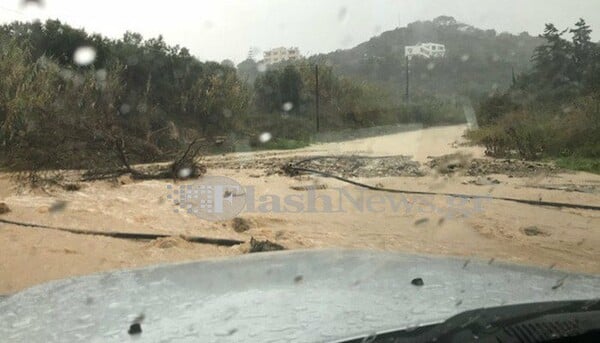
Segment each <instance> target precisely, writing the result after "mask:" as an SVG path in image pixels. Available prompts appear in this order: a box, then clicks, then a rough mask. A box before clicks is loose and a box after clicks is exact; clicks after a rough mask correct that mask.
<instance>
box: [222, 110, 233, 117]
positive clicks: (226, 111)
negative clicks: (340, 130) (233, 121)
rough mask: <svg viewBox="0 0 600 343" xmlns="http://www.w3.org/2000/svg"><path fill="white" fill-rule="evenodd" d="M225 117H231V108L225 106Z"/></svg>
mask: <svg viewBox="0 0 600 343" xmlns="http://www.w3.org/2000/svg"><path fill="white" fill-rule="evenodd" d="M223 117H225V118H231V110H230V109H228V108H224V109H223Z"/></svg>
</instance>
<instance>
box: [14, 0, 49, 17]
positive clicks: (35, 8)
mask: <svg viewBox="0 0 600 343" xmlns="http://www.w3.org/2000/svg"><path fill="white" fill-rule="evenodd" d="M20 7H21V9H22V10H23V13H24V14H25V17H27V19H28V20H32V21H35V20H38V19H39V18H40V17H41V15H42V10H43V7H44V1H43V0H22V1H21V4H20Z"/></svg>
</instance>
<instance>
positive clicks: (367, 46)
mask: <svg viewBox="0 0 600 343" xmlns="http://www.w3.org/2000/svg"><path fill="white" fill-rule="evenodd" d="M419 42H435V43H441V44H444V45H446V51H447V53H446V57H445V58H443V59H439V60H418V59H413V60H412V61H411V76H412V77H411V90H412V92H413V93H417V94H418V93H424V94H435V95H448V96H452V95H457V94H461V95H468V94H478V95H481V94H484V93H486V92H490V91H492V90H494V89H498V88H506V87H508V86H509V85H510V84H511V80H512V70H513V68H514V70H515V72H516V73H517V74H519V73H523V72H526V71H528V70H529V69H530V67H531V61H530V58H531V56H532V53H533V51H534V49H535V47H537V46H539V45H540V44H541V43H542V40H541V39H540V38H538V37H532V36H531V35H529V34H528V33H527V32H523V33H521V34H519V35H513V34H509V33H500V34H498V33H497V32H496V31H495V30H482V29H478V28H475V27H473V26H471V25H467V24H463V23H460V22H457V21H456V20H455V19H454V18H452V17H448V16H441V17H438V18H435V19H434V20H431V21H418V22H414V23H411V24H408V25H407V26H406V27H402V28H397V29H394V30H391V31H387V32H384V33H382V34H381V35H379V36H377V37H373V38H372V39H370V40H369V41H367V42H364V43H362V44H359V45H357V46H356V47H354V48H352V49H348V50H337V51H335V52H331V53H328V54H321V55H317V56H312V57H310V60H311V61H313V62H317V61H318V62H319V63H327V64H330V65H332V66H333V67H334V70H336V72H338V73H340V74H342V75H345V76H348V77H352V78H357V79H360V80H366V81H371V82H376V83H378V84H382V85H385V86H387V87H388V88H390V89H392V90H393V91H395V92H396V93H397V95H399V94H403V92H404V87H405V82H406V81H405V79H406V74H405V56H404V47H405V46H407V45H415V44H417V43H419Z"/></svg>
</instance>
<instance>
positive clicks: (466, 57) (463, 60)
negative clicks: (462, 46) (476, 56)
mask: <svg viewBox="0 0 600 343" xmlns="http://www.w3.org/2000/svg"><path fill="white" fill-rule="evenodd" d="M469 58H471V56H469V54H464V55H462V56H460V60H461V61H462V62H467V61H468V60H469Z"/></svg>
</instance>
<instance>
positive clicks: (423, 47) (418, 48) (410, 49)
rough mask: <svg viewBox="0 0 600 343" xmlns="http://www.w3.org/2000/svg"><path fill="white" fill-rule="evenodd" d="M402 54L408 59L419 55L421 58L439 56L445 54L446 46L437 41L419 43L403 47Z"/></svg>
mask: <svg viewBox="0 0 600 343" xmlns="http://www.w3.org/2000/svg"><path fill="white" fill-rule="evenodd" d="M404 56H406V57H408V58H409V59H411V58H413V57H415V56H419V57H423V58H441V57H444V56H446V47H445V46H444V44H437V43H419V44H417V45H409V46H405V47H404Z"/></svg>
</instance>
